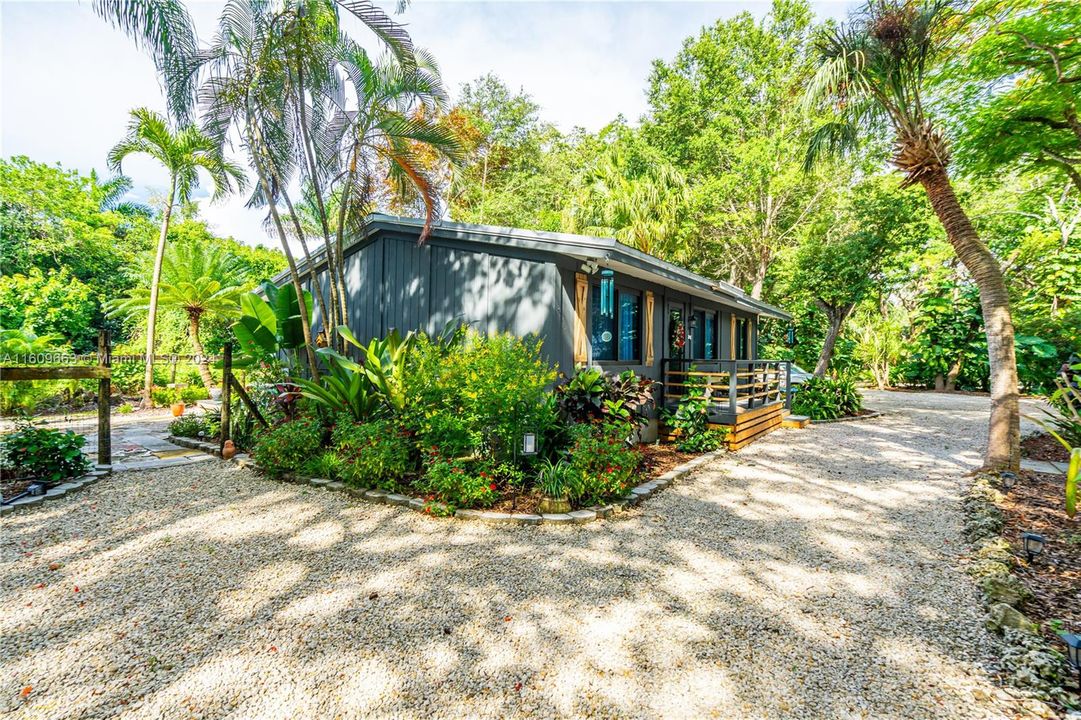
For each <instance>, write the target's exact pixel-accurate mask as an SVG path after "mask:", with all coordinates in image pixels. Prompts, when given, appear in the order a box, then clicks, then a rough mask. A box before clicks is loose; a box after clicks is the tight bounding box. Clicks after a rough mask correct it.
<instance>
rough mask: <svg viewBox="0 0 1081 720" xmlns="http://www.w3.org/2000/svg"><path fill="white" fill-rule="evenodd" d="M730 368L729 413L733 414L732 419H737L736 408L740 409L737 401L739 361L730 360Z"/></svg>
mask: <svg viewBox="0 0 1081 720" xmlns="http://www.w3.org/2000/svg"><path fill="white" fill-rule="evenodd" d="M728 367H729V370H728V412H730V413H731V414H732V417H733V418H735V417H736V408H737V407H738V402H737V401H738V399H739V388H738V387H737V385H738V384H739V378H737V377H736V375H738V374H739V373H738V372H737V368H738V367H739V361H738V360H730V361H729V366H728Z"/></svg>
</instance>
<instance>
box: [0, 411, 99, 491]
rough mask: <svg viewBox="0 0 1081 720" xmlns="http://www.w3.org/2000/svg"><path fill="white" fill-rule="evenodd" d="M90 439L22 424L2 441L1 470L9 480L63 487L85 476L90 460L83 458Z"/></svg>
mask: <svg viewBox="0 0 1081 720" xmlns="http://www.w3.org/2000/svg"><path fill="white" fill-rule="evenodd" d="M85 444H86V438H84V437H83V436H82V435H76V434H75V433H74V432H72V431H71V430H64V431H60V430H53V429H50V428H44V427H36V426H34V425H33V424H31V423H30V422H20V423H19V424H18V426H17V427H16V428H15V431H14V432H12V433H8V434H7V435H5V436H4V437H3V439H0V469H2V470H3V474H4V476H5V478H6V477H9V476H10V477H13V478H32V479H34V480H40V481H42V482H46V483H59V482H63V481H64V480H68V479H69V478H73V477H76V476H78V475H81V474H83V473H84V472H86V470H87V469H88V468H89V467H90V460H89V459H88V458H87V457H86V456H85V455H83V451H82V447H83V445H85Z"/></svg>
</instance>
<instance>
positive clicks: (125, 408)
mask: <svg viewBox="0 0 1081 720" xmlns="http://www.w3.org/2000/svg"><path fill="white" fill-rule="evenodd" d="M116 412H117V414H119V415H130V414H131V413H133V412H135V408H134V406H132V404H131V403H121V404H120V405H118V406H117V407H116Z"/></svg>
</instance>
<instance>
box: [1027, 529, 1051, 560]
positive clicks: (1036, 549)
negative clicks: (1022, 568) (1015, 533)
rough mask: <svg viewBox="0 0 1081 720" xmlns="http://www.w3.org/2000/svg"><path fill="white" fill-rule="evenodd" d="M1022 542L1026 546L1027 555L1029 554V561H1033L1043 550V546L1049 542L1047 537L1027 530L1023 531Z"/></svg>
mask: <svg viewBox="0 0 1081 720" xmlns="http://www.w3.org/2000/svg"><path fill="white" fill-rule="evenodd" d="M1021 542H1022V544H1023V545H1024V546H1025V555H1027V556H1028V561H1029V562H1032V560H1033V559H1034V558H1035V557H1036V556H1037V555H1039V554H1040V553H1042V552H1043V546H1044V544H1045V543H1046V542H1047V538H1045V537H1044V536H1043V535H1038V534H1036V533H1033V532H1026V533H1021Z"/></svg>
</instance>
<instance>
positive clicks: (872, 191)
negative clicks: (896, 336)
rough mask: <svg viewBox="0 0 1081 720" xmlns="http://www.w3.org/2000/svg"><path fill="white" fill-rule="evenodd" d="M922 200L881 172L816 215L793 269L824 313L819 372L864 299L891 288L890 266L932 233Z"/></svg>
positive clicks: (800, 289) (796, 284)
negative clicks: (828, 209) (829, 210)
mask: <svg viewBox="0 0 1081 720" xmlns="http://www.w3.org/2000/svg"><path fill="white" fill-rule="evenodd" d="M922 200H923V198H921V197H919V196H915V195H914V194H913V193H912V192H907V191H904V190H898V189H897V188H896V184H895V183H891V182H890V179H889V178H886V177H882V176H877V177H871V178H867V179H865V180H863V181H862V182H861V183H859V184H858V185H856V186H855V187H853V188H846V192H845V193H844V196H843V197H840V198H837V203H836V206H835V207H832V208H831V209H832V212H820V213H818V214H816V217H815V220H814V223H813V224H812V227H811V229H810V231H809V232H808V233H807V238H806V240H805V241H804V242H802V243H801V244H800V246H799V248H798V250H797V252H796V253H795V262H794V264H793V266H792V268H791V278H792V279H791V286H792V288H793V289H794V290H795V291H796V292H797V293H800V294H803V295H805V296H807V297H809V298H810V299H811V301H812V302H813V303H814V305H815V307H816V308H817V309H818V310H819V312H821V313H822V314H824V315H825V316H826V321H827V329H826V336H825V339H824V341H823V343H822V351H821V353H819V356H818V362H817V363H816V364H815V369H814V374H815V375H816V376H818V377H822V376H824V375H825V374H826V372H827V371H828V370H829V367H830V361H831V360H832V359H833V352H834V347H835V346H836V343H837V338H838V337H840V335H841V330H842V328H843V326H844V324H845V322H846V321H847V320H848V318H849V316H851V314H852V312H853V311H854V310H855V309H856V308H857V307H858V306H859V304H860V303H861V302H863V301H864V300H865V299H868V298H870V297H872V296H874V295H876V294H877V295H879V296H881V295H882V294H885V293H888V292H889V280H890V277H891V275H892V274H893V273H892V272H891V271H892V270H894V266H896V265H898V263H899V262H901V261H902V260H903V258H904V251H906V250H909V249H911V248H914V247H917V246H919V245H920V244H922V243H923V242H925V241H926V239H927V238H928V237H929V235H930V234H931V232H930V229H929V228H928V222H927V221H928V220H930V218H929V213H928V212H927V210H926V208H925V203H924V202H921V201H922ZM831 205H832V203H831Z"/></svg>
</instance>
